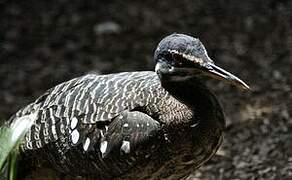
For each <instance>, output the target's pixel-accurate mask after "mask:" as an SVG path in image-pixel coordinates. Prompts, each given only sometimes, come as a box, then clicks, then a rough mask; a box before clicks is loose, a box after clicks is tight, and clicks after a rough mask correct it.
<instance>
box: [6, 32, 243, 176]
mask: <svg viewBox="0 0 292 180" xmlns="http://www.w3.org/2000/svg"><path fill="white" fill-rule="evenodd" d="M154 59H155V61H156V68H155V72H151V71H141V72H124V73H116V74H108V75H95V74H89V75H85V76H82V77H79V78H75V79H72V80H70V81H68V82H64V83H62V84H60V85H58V86H56V87H54V88H52V89H50V90H48V91H47V92H46V93H45V94H44V95H43V96H41V97H40V98H38V99H37V100H36V101H35V102H34V103H32V104H30V105H28V106H27V107H25V108H23V109H21V110H20V111H19V112H18V113H16V115H15V116H13V117H12V118H11V122H13V121H14V120H15V119H17V118H20V117H23V116H26V115H31V114H33V115H34V116H32V117H34V119H33V120H34V125H33V126H32V128H31V129H30V131H29V132H28V133H27V134H26V135H25V140H24V141H23V142H22V144H21V152H22V155H23V157H24V158H23V159H24V160H26V161H31V160H33V161H35V162H37V164H38V165H39V166H45V167H51V168H54V169H56V170H58V171H60V172H62V173H65V174H70V175H82V176H87V177H94V178H95V179H96V178H97V179H113V178H117V179H119V178H120V179H150V178H152V179H161V178H169V179H181V178H183V177H185V176H186V175H188V174H189V173H190V172H191V171H192V170H194V169H196V168H198V167H199V166H200V165H201V164H202V163H204V162H205V161H207V160H208V159H209V158H210V157H211V156H212V155H214V153H215V152H216V151H217V149H218V148H219V146H220V144H221V142H222V133H223V130H224V127H225V120H224V115H223V112H222V109H221V106H220V105H219V103H218V101H217V99H216V97H215V96H214V95H213V94H212V93H211V92H210V91H209V90H208V88H207V87H206V86H205V84H204V82H203V81H202V79H201V78H200V77H201V75H202V74H206V75H208V76H210V77H216V78H218V79H226V81H229V82H231V83H233V84H235V85H236V86H239V87H241V88H248V86H247V85H246V84H244V83H243V82H242V81H241V80H240V79H238V78H236V77H235V76H234V75H232V74H230V73H228V72H226V71H224V70H223V69H221V68H219V67H218V66H216V65H215V64H214V63H213V61H212V60H210V58H209V57H208V55H207V52H206V50H205V48H204V46H203V45H202V43H201V42H200V41H199V40H198V39H195V38H193V37H190V36H186V35H183V34H173V35H170V36H168V37H166V38H164V39H163V40H162V41H161V42H160V43H159V45H158V47H157V49H156V51H155V56H154Z"/></svg>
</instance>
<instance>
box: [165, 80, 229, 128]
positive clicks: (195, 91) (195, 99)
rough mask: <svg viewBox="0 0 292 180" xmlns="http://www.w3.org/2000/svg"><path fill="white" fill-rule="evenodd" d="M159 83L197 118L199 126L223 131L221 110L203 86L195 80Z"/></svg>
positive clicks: (223, 123) (216, 101)
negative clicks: (214, 127) (213, 127)
mask: <svg viewBox="0 0 292 180" xmlns="http://www.w3.org/2000/svg"><path fill="white" fill-rule="evenodd" d="M161 83H162V87H163V88H165V89H166V90H167V91H168V92H169V93H170V94H171V95H172V96H174V97H175V98H176V99H177V100H178V101H180V102H182V103H183V104H186V105H187V106H188V107H189V108H190V109H192V110H193V111H194V116H195V117H197V118H198V120H199V124H200V125H201V126H204V125H206V126H208V127H210V126H216V128H220V129H221V128H222V129H224V127H225V121H224V115H223V112H222V108H221V106H220V104H219V102H218V100H217V98H216V97H215V95H214V94H213V93H212V92H211V91H210V90H209V89H208V88H207V87H206V85H205V84H203V83H202V82H200V81H199V80H197V79H185V80H182V81H171V80H164V79H161Z"/></svg>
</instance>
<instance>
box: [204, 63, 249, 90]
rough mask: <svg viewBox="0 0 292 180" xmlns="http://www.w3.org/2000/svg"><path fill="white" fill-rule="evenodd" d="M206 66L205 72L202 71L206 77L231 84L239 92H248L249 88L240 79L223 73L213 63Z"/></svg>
mask: <svg viewBox="0 0 292 180" xmlns="http://www.w3.org/2000/svg"><path fill="white" fill-rule="evenodd" d="M207 66H208V68H207V70H205V71H204V73H205V74H206V75H208V76H210V77H213V78H215V79H219V80H223V81H225V82H227V83H230V84H233V85H234V86H236V87H238V88H239V89H241V90H250V88H249V86H248V85H247V84H246V83H245V82H243V81H242V80H241V79H239V78H238V77H236V76H235V75H233V74H231V73H230V72H227V71H225V70H224V69H222V68H220V67H218V66H216V65H215V64H213V63H208V65H207Z"/></svg>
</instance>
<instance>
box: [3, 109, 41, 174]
mask: <svg viewBox="0 0 292 180" xmlns="http://www.w3.org/2000/svg"><path fill="white" fill-rule="evenodd" d="M35 119H36V114H30V115H26V116H23V117H20V118H17V119H16V120H14V121H13V122H12V123H11V125H9V126H8V125H3V126H2V127H0V171H1V172H2V170H3V167H4V165H5V162H6V160H9V163H8V167H9V179H14V175H15V174H16V173H15V172H16V160H17V154H18V145H19V143H20V142H21V140H22V139H23V138H24V135H25V133H26V132H27V131H28V130H29V129H30V127H31V126H32V125H33V123H34V120H35ZM9 156H10V157H9Z"/></svg>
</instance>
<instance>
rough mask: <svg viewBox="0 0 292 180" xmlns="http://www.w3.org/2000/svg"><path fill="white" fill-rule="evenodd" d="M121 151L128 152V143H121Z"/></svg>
mask: <svg viewBox="0 0 292 180" xmlns="http://www.w3.org/2000/svg"><path fill="white" fill-rule="evenodd" d="M121 150H122V151H124V152H125V153H129V152H130V142H129V141H123V143H122V146H121Z"/></svg>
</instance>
